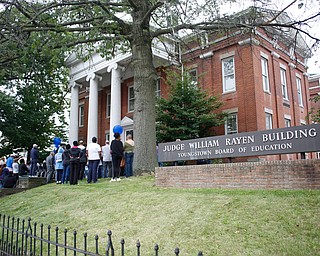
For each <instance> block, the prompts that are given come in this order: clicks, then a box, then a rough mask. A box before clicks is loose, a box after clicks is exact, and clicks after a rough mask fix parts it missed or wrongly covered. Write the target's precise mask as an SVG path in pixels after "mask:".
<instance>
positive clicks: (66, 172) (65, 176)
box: [61, 144, 71, 184]
mask: <svg viewBox="0 0 320 256" xmlns="http://www.w3.org/2000/svg"><path fill="white" fill-rule="evenodd" d="M70 148H71V146H70V144H67V145H66V149H65V151H63V153H62V162H63V171H62V178H61V183H62V184H64V183H68V181H69V178H70Z"/></svg>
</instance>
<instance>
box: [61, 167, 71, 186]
mask: <svg viewBox="0 0 320 256" xmlns="http://www.w3.org/2000/svg"><path fill="white" fill-rule="evenodd" d="M69 178H70V166H69V165H63V172H62V178H61V182H62V184H64V183H68V181H69Z"/></svg>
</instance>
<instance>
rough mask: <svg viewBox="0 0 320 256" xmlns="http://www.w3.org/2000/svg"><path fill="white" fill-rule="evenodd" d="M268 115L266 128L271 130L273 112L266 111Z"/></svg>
mask: <svg viewBox="0 0 320 256" xmlns="http://www.w3.org/2000/svg"><path fill="white" fill-rule="evenodd" d="M265 115H266V130H271V129H272V128H273V125H272V113H270V112H265Z"/></svg>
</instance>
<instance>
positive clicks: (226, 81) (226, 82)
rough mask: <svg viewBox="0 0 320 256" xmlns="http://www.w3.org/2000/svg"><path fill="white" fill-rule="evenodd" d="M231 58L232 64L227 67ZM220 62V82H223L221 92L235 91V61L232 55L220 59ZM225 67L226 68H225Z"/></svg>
mask: <svg viewBox="0 0 320 256" xmlns="http://www.w3.org/2000/svg"><path fill="white" fill-rule="evenodd" d="M230 60H231V62H232V66H231V67H227V66H226V65H228V62H229V61H230ZM221 64H222V83H223V93H228V92H234V91H236V75H235V62H234V56H230V57H227V58H224V59H221ZM225 67H227V68H228V69H230V70H229V71H228V70H225Z"/></svg>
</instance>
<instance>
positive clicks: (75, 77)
mask: <svg viewBox="0 0 320 256" xmlns="http://www.w3.org/2000/svg"><path fill="white" fill-rule="evenodd" d="M291 39H292V38H291ZM292 40H293V39H292ZM292 40H290V38H287V37H285V36H281V35H279V34H276V33H273V31H271V30H264V29H260V28H255V29H254V30H251V31H250V32H244V31H240V30H239V31H232V33H231V32H230V33H228V34H221V33H220V34H216V33H201V34H197V35H190V36H188V38H186V39H185V41H184V45H186V46H187V47H182V46H181V45H180V47H177V45H175V44H169V45H167V47H164V46H163V45H162V44H157V43H155V44H154V48H153V53H154V63H155V66H156V68H157V70H158V76H159V79H158V83H157V91H156V93H157V95H158V96H161V97H166V95H167V90H168V88H167V86H166V84H165V83H164V81H163V80H162V79H160V78H161V77H165V70H166V69H170V68H171V66H172V65H174V63H177V62H180V63H179V65H180V66H182V67H183V69H184V70H186V71H187V72H189V73H190V74H191V75H192V76H194V77H195V78H197V79H198V83H199V86H201V87H203V89H205V90H206V91H207V92H208V93H212V94H215V95H216V96H218V97H220V99H221V100H222V101H223V102H224V105H223V107H222V110H223V111H225V112H228V113H229V118H228V119H227V121H226V123H225V125H224V126H221V127H219V128H217V129H215V131H216V134H218V135H222V134H231V133H241V132H249V131H257V130H265V129H272V128H281V127H289V126H297V125H303V124H307V123H308V119H307V116H308V113H309V111H310V101H309V98H310V94H309V90H308V88H309V87H308V76H307V73H306V72H307V68H306V65H305V63H306V58H307V57H308V56H307V55H306V52H308V47H307V45H306V44H305V42H304V41H303V40H302V39H301V38H299V37H298V41H297V44H296V45H295V46H293V45H292ZM168 46H169V47H168ZM168 48H169V49H172V51H171V52H170V50H169V51H168ZM175 49H179V51H180V52H177V50H175ZM178 56H180V58H178ZM130 58H131V54H130V53H126V54H123V53H119V54H117V55H116V57H115V58H113V59H111V60H106V59H104V58H102V57H101V56H100V55H99V54H93V55H92V56H91V58H90V59H89V60H88V61H85V62H83V61H81V60H79V59H77V58H76V56H75V55H71V56H70V57H69V59H68V61H67V64H68V66H69V67H70V70H71V75H70V85H71V86H70V87H71V115H70V135H69V139H70V141H72V140H75V139H79V140H84V141H88V138H91V137H92V136H97V137H98V140H99V143H100V144H103V141H104V140H105V139H109V137H110V134H111V132H112V129H111V128H110V127H114V125H117V124H120V125H121V126H122V127H123V128H124V133H125V134H126V133H128V132H132V129H133V115H134V91H133V77H132V70H131V67H130ZM310 92H311V91H310ZM110 130H111V132H110ZM123 137H125V136H123ZM307 157H311V154H310V155H307ZM263 158H264V159H268V160H277V159H282V160H287V159H297V158H300V155H298V154H292V155H281V156H279V155H276V156H267V157H263Z"/></svg>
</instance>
